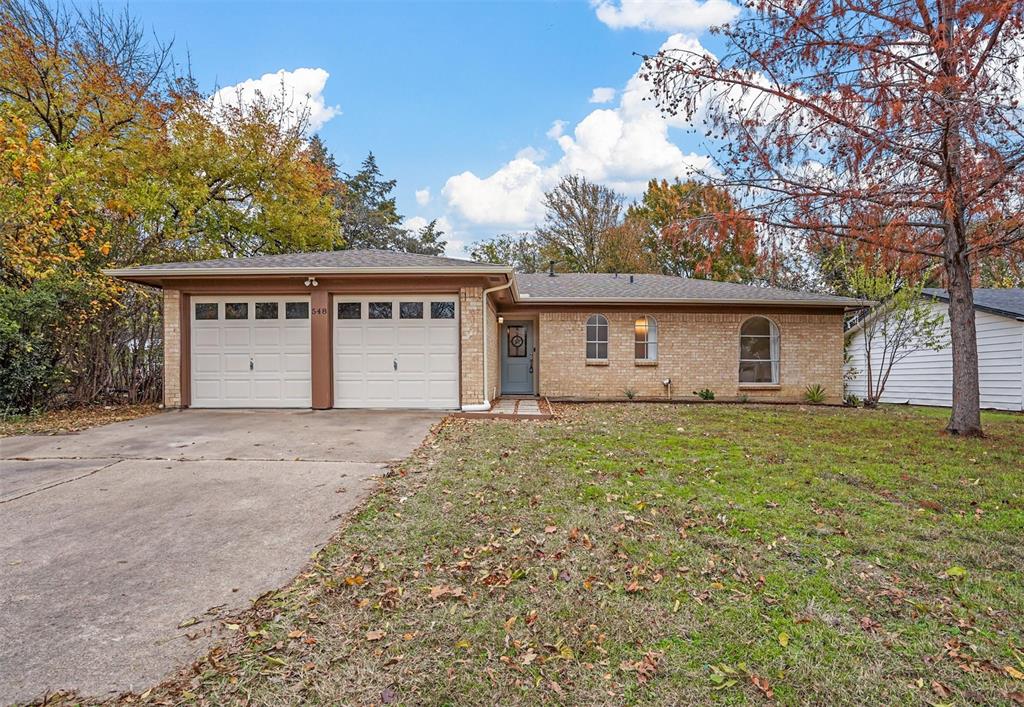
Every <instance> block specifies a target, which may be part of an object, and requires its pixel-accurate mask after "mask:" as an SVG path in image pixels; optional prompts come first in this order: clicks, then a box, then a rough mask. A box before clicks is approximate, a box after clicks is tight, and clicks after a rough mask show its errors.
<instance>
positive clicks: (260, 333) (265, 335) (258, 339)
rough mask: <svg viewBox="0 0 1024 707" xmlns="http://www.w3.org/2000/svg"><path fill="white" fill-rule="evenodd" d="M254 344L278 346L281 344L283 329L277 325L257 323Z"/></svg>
mask: <svg viewBox="0 0 1024 707" xmlns="http://www.w3.org/2000/svg"><path fill="white" fill-rule="evenodd" d="M253 345H255V346H272V347H275V348H276V347H278V346H280V345H281V330H280V328H279V327H277V326H276V323H275V326H274V327H273V328H271V327H268V326H265V325H264V326H259V325H257V327H256V330H255V331H254V332H253Z"/></svg>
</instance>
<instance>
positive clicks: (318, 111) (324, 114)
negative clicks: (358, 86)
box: [211, 68, 341, 132]
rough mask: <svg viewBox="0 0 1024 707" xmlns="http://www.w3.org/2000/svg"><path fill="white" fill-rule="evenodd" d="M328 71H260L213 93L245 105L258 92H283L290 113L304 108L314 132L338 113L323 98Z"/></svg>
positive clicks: (226, 101)
mask: <svg viewBox="0 0 1024 707" xmlns="http://www.w3.org/2000/svg"><path fill="white" fill-rule="evenodd" d="M329 77H330V74H329V73H328V72H327V71H326V70H324V69H310V68H300V69H295V70H294V71H286V70H284V69H281V70H280V71H277V72H275V73H272V74H263V76H260V77H259V78H258V79H247V80H245V81H242V82H241V83H237V84H235V85H233V86H225V87H224V88H222V89H220V90H219V91H217V92H216V93H215V94H213V96H212V98H211V100H212V101H213V103H214V104H215V105H216V104H237V103H240V104H241V105H248V104H250V103H252V102H253V101H254V100H255V99H256V95H257V94H262V95H263V96H265V97H268V98H269V97H275V96H280V95H282V92H283V95H284V97H285V99H286V100H287V101H288V102H289V104H290V110H289V112H290V114H291V116H292V119H293V120H297V119H298V117H299V116H300V115H301V114H302V111H303V110H306V111H308V113H309V130H310V132H316V131H317V130H319V129H320V128H322V127H323V125H324V123H326V122H327V121H328V120H330V119H331V118H333V117H335V116H337V115H341V109H340V108H339V107H338V106H329V105H327V102H326V101H325V100H324V95H323V91H324V87H325V86H326V85H327V79H328V78H329Z"/></svg>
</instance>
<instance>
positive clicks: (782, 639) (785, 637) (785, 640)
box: [779, 631, 789, 648]
mask: <svg viewBox="0 0 1024 707" xmlns="http://www.w3.org/2000/svg"><path fill="white" fill-rule="evenodd" d="M779 645H780V646H782V647H783V648H785V647H786V646H788V645H789V634H788V633H786V632H785V631H783V632H782V633H780V634H779Z"/></svg>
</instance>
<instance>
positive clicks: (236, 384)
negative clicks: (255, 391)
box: [221, 379, 252, 401]
mask: <svg viewBox="0 0 1024 707" xmlns="http://www.w3.org/2000/svg"><path fill="white" fill-rule="evenodd" d="M221 393H222V394H223V396H224V399H225V400H231V401H240V400H241V401H244V400H249V399H251V398H252V384H251V383H250V382H249V381H248V380H232V379H228V380H225V381H222V382H221Z"/></svg>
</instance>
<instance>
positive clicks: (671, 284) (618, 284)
mask: <svg viewBox="0 0 1024 707" xmlns="http://www.w3.org/2000/svg"><path fill="white" fill-rule="evenodd" d="M516 282H517V284H518V286H519V292H520V295H521V296H523V297H524V298H526V299H529V300H531V301H537V300H565V301H580V302H599V301H604V302H608V301H669V302H670V301H680V302H702V301H706V302H715V303H722V302H725V303H730V302H736V303H747V302H751V303H762V304H788V303H792V304H804V305H807V304H824V305H834V306H847V307H860V306H864V305H865V304H866V303H865V302H863V301H861V300H858V299H853V298H851V297H834V296H832V295H824V294H818V293H814V292H798V291H796V290H786V289H783V288H781V287H758V286H755V285H738V284H735V283H731V282H716V281H714V280H697V279H690V278H685V277H675V276H672V275H632V276H631V275H629V274H621V273H620V274H618V275H613V274H604V273H558V274H556V275H555V276H554V277H551V276H550V275H548V274H547V273H533V274H520V273H517V274H516Z"/></svg>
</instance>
